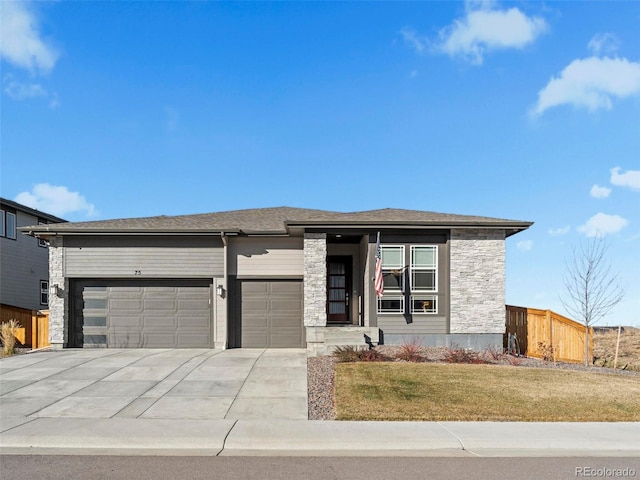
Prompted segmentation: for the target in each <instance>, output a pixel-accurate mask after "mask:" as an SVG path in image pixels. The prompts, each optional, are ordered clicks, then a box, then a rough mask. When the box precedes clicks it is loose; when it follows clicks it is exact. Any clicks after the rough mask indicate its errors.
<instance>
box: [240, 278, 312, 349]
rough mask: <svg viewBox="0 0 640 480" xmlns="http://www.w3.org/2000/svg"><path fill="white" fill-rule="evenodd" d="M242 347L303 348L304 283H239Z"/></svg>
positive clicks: (273, 281)
mask: <svg viewBox="0 0 640 480" xmlns="http://www.w3.org/2000/svg"><path fill="white" fill-rule="evenodd" d="M239 284H240V285H239V296H240V329H241V345H240V346H242V347H244V348H265V347H272V348H302V347H304V327H303V322H302V282H301V281H280V280H277V281H276V280H272V281H254V280H251V281H249V280H243V281H240V282H239Z"/></svg>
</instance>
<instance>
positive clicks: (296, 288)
mask: <svg viewBox="0 0 640 480" xmlns="http://www.w3.org/2000/svg"><path fill="white" fill-rule="evenodd" d="M301 293H302V282H271V295H280V294H282V295H287V296H290V295H291V294H293V295H297V294H301Z"/></svg>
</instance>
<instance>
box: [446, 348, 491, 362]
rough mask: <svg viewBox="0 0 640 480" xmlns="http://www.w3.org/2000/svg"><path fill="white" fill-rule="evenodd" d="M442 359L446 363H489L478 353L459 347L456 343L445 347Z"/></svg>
mask: <svg viewBox="0 0 640 480" xmlns="http://www.w3.org/2000/svg"><path fill="white" fill-rule="evenodd" d="M444 350H445V352H444V358H443V360H444V361H445V362H447V363H472V364H482V363H489V362H487V361H486V360H484V359H483V358H481V357H480V354H479V353H478V352H476V351H473V350H468V349H466V348H460V347H458V346H457V345H452V346H451V347H445V349H444Z"/></svg>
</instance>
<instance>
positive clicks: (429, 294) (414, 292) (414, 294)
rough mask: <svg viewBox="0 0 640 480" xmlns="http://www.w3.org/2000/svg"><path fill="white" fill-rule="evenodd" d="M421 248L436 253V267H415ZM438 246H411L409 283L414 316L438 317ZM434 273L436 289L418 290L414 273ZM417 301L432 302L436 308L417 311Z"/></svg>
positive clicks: (410, 306) (411, 308)
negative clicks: (416, 254) (414, 304)
mask: <svg viewBox="0 0 640 480" xmlns="http://www.w3.org/2000/svg"><path fill="white" fill-rule="evenodd" d="M421 248H429V249H432V250H433V251H434V257H433V258H434V260H435V261H434V265H433V266H416V265H414V260H413V259H414V255H415V252H416V251H417V250H419V249H421ZM438 254H439V249H438V245H411V258H410V259H409V262H410V263H409V281H410V282H411V298H410V302H411V303H410V305H409V308H410V310H411V313H412V314H414V315H437V314H438V307H439V302H438V298H437V293H438V263H439V262H438V260H439V256H438ZM431 271H432V272H433V275H434V279H433V280H434V282H433V284H434V288H433V289H428V288H422V287H420V288H417V287H416V286H415V285H414V272H431ZM414 299H415V300H424V301H425V302H427V301H432V302H433V305H434V306H435V308H432V309H430V310H429V311H425V310H424V308H419V309H415V308H414V306H413V303H414Z"/></svg>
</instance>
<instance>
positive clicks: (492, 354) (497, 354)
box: [482, 346, 507, 362]
mask: <svg viewBox="0 0 640 480" xmlns="http://www.w3.org/2000/svg"><path fill="white" fill-rule="evenodd" d="M482 356H483V357H484V358H487V359H489V360H493V361H494V362H500V361H502V360H504V358H505V357H506V356H507V355H506V354H505V353H504V352H503V351H502V349H500V348H497V347H495V346H491V347H488V348H486V349H485V350H484V351H483V352H482Z"/></svg>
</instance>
